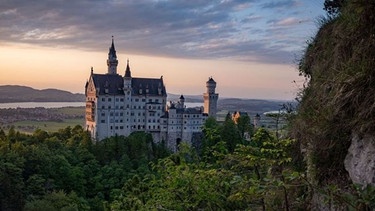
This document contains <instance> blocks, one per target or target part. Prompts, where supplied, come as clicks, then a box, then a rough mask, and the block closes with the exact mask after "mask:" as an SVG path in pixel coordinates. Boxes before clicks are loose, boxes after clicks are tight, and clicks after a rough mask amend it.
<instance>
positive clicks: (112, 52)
mask: <svg viewBox="0 0 375 211" xmlns="http://www.w3.org/2000/svg"><path fill="white" fill-rule="evenodd" d="M108 55H112V56H113V57H114V58H117V55H116V50H115V44H114V42H113V37H112V45H111V47H110V48H109V53H108Z"/></svg>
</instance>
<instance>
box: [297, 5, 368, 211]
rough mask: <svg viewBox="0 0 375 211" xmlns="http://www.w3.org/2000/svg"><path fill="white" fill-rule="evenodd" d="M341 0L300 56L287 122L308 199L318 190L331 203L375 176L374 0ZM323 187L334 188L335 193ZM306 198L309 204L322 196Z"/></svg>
mask: <svg viewBox="0 0 375 211" xmlns="http://www.w3.org/2000/svg"><path fill="white" fill-rule="evenodd" d="M326 2H327V1H326ZM330 2H335V1H334V0H333V1H330ZM342 2H344V4H343V6H342V7H341V8H340V12H339V13H338V14H337V15H335V16H330V17H327V18H322V19H321V20H320V23H321V28H320V30H319V31H318V33H317V35H316V36H315V37H314V38H313V39H312V40H311V42H310V43H309V45H308V47H307V48H306V51H305V54H304V56H303V58H302V59H301V61H300V66H299V70H300V73H301V75H304V76H305V78H306V84H305V88H304V89H303V90H302V91H301V93H300V96H299V97H300V99H299V100H300V105H299V108H298V115H297V116H296V118H295V119H294V121H293V135H294V136H295V137H296V138H297V139H298V140H299V141H300V142H301V145H302V148H303V149H304V150H305V151H306V153H305V158H306V164H307V173H308V180H309V183H310V184H311V195H312V199H314V198H315V199H316V198H321V197H320V196H317V195H316V194H317V192H319V190H323V191H322V192H324V193H325V194H327V195H329V197H328V198H329V199H330V200H336V207H341V205H342V202H340V199H339V198H340V197H341V196H340V193H341V192H342V193H347V194H353V195H355V194H356V190H355V189H354V188H353V184H356V183H359V184H361V185H365V184H374V178H375V175H374V173H375V170H374V163H375V161H374V160H375V154H374V153H375V150H374V149H375V148H374V143H375V97H374V96H375V24H374V23H375V1H374V0H370V1H367V0H346V1H342ZM327 187H336V188H337V189H338V190H337V189H336V191H337V192H336V193H335V194H336V195H335V194H333V195H332V193H333V192H332V190H327ZM340 191H341V192H340ZM328 193H329V194H328ZM312 202H313V204H312V208H313V207H314V206H315V207H316V205H317V203H321V202H322V200H312ZM314 203H315V205H314ZM329 204H330V205H332V204H335V203H334V202H332V201H331V202H330V203H329ZM354 204H356V202H355V203H354ZM332 206H333V205H332ZM348 206H349V205H348ZM350 206H355V205H353V204H352V205H350ZM366 206H367V205H366ZM343 207H345V206H343ZM321 209H323V208H321ZM342 209H346V208H342Z"/></svg>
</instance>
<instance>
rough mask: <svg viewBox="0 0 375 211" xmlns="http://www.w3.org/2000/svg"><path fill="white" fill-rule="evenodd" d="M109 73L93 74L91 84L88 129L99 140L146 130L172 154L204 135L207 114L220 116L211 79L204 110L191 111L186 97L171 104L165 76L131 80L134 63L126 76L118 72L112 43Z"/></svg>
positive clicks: (87, 106)
mask: <svg viewBox="0 0 375 211" xmlns="http://www.w3.org/2000/svg"><path fill="white" fill-rule="evenodd" d="M107 66H108V71H107V73H106V74H96V73H94V71H93V68H91V74H90V77H89V79H88V81H87V82H86V86H85V95H86V129H87V130H88V131H89V132H90V134H91V137H92V138H93V139H94V140H96V141H100V140H102V139H104V138H107V137H111V136H116V135H118V136H121V135H123V136H128V135H130V134H131V133H132V132H135V131H144V132H147V133H150V134H151V135H152V136H153V139H154V141H155V142H160V141H164V142H165V143H166V145H167V146H168V148H170V149H171V150H173V151H176V150H177V146H178V144H179V143H180V142H181V141H185V142H188V143H191V142H192V140H193V138H194V136H196V135H197V134H199V133H201V132H202V129H201V128H202V126H203V124H204V122H205V120H206V119H207V117H208V116H213V117H215V116H216V112H217V100H218V94H217V93H215V88H216V82H215V81H214V80H213V78H212V77H210V78H209V80H208V81H207V83H206V87H207V91H206V93H204V94H203V96H204V108H203V109H202V108H187V107H186V106H185V99H184V96H182V95H181V97H180V99H179V101H178V102H169V105H167V104H168V103H167V91H166V88H165V85H164V82H163V77H160V78H138V77H132V74H131V71H130V66H129V60H128V61H127V65H126V69H125V74H124V75H123V76H122V75H120V74H118V72H117V66H118V60H117V55H116V50H115V45H114V41H113V39H112V44H111V47H110V48H109V53H108V59H107Z"/></svg>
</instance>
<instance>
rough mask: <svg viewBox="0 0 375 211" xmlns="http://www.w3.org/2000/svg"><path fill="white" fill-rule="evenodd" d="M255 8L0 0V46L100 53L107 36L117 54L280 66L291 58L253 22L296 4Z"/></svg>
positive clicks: (230, 1)
mask: <svg viewBox="0 0 375 211" xmlns="http://www.w3.org/2000/svg"><path fill="white" fill-rule="evenodd" d="M260 2H263V1H259V0H213V1H206V0H195V1H190V0H127V1H121V0H77V1H69V3H67V2H66V1H65V0H34V1H22V0H3V1H1V2H0V17H1V20H2V21H0V33H1V34H2V36H1V37H0V42H1V43H7V42H13V43H27V44H34V45H42V46H64V47H69V48H80V49H86V50H94V51H104V50H106V49H107V47H108V45H109V42H110V37H111V35H114V36H115V42H116V47H117V49H124V50H123V51H126V54H144V55H159V56H168V57H183V58H208V59H210V58H234V59H239V60H255V61H260V62H266V63H278V62H285V60H287V57H286V56H285V55H287V54H288V53H290V52H286V51H285V50H281V49H274V48H273V47H272V45H270V43H269V42H266V41H264V39H269V40H272V36H273V35H272V34H271V33H269V34H265V33H266V32H267V30H264V29H262V27H260V26H258V25H256V24H261V23H262V21H266V20H267V19H268V20H269V19H270V17H271V16H269V17H268V18H267V17H266V15H265V14H264V12H263V11H260V10H261V8H269V9H272V8H281V7H284V8H285V7H290V6H295V5H296V1H278V2H275V1H274V2H270V3H260ZM296 21H297V19H296V18H289V19H288V18H285V17H284V19H281V18H279V20H278V21H277V20H276V19H275V20H274V22H273V23H274V24H275V25H276V26H280V27H281V26H287V25H288V26H292V25H293V24H295V23H296ZM266 26H267V25H266V24H264V26H263V27H266ZM286 44H287V42H286Z"/></svg>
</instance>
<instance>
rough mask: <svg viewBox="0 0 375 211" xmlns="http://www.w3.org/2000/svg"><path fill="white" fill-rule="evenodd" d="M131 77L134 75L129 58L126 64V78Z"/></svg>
mask: <svg viewBox="0 0 375 211" xmlns="http://www.w3.org/2000/svg"><path fill="white" fill-rule="evenodd" d="M131 77H132V74H131V72H130V67H129V59H128V63H127V65H126V70H125V78H131Z"/></svg>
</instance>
